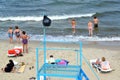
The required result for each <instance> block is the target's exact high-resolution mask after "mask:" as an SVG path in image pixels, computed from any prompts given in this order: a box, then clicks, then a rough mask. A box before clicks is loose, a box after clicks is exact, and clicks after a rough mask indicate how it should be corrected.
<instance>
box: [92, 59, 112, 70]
mask: <svg viewBox="0 0 120 80" xmlns="http://www.w3.org/2000/svg"><path fill="white" fill-rule="evenodd" d="M92 65H93V66H94V67H100V68H101V69H103V70H107V69H110V64H109V61H106V59H105V57H102V58H101V60H100V59H97V60H96V62H93V63H92Z"/></svg>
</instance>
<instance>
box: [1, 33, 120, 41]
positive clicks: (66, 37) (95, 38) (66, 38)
mask: <svg viewBox="0 0 120 80" xmlns="http://www.w3.org/2000/svg"><path fill="white" fill-rule="evenodd" d="M0 34H1V35H2V36H0V39H7V38H8V34H6V33H0ZM29 36H30V40H31V41H43V39H44V38H43V37H44V36H43V35H33V34H29ZM13 38H14V39H15V35H14V36H13ZM46 41H51V42H52V41H53V42H62V41H68V42H69V41H71V42H79V41H120V37H119V36H113V37H109V36H103V37H100V36H92V37H90V36H84V35H64V36H63V35H59V36H53V35H46Z"/></svg>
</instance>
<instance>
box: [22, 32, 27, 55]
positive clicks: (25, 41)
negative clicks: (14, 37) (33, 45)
mask: <svg viewBox="0 0 120 80" xmlns="http://www.w3.org/2000/svg"><path fill="white" fill-rule="evenodd" d="M21 38H22V44H23V53H24V52H25V50H26V53H28V39H29V36H28V35H27V34H26V32H25V31H22V35H21Z"/></svg>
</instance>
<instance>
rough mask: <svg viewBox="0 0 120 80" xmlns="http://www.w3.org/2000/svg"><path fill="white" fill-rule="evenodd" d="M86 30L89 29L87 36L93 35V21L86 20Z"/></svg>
mask: <svg viewBox="0 0 120 80" xmlns="http://www.w3.org/2000/svg"><path fill="white" fill-rule="evenodd" d="M88 31H89V36H92V35H93V23H92V22H91V21H89V22H88Z"/></svg>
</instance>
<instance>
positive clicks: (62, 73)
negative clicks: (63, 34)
mask: <svg viewBox="0 0 120 80" xmlns="http://www.w3.org/2000/svg"><path fill="white" fill-rule="evenodd" d="M43 31H44V41H43V42H44V45H43V46H44V47H43V49H42V50H44V64H43V66H42V67H41V68H40V69H39V57H38V53H39V50H40V49H39V48H36V74H37V75H36V77H37V80H40V76H44V80H46V76H50V77H63V78H75V79H76V80H82V77H84V78H85V79H86V80H89V78H88V77H87V75H86V74H85V72H84V71H83V70H82V42H80V43H79V45H80V49H79V50H74V51H76V53H77V55H78V52H79V58H80V59H79V60H80V64H78V56H77V57H76V58H77V59H76V63H77V65H66V66H58V65H53V64H52V65H51V64H47V63H46V50H47V48H46V28H45V27H44V28H43ZM63 42H64V41H63ZM49 50H56V49H55V48H49ZM58 50H69V49H65V48H64V49H58ZM71 72H72V73H74V74H71Z"/></svg>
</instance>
